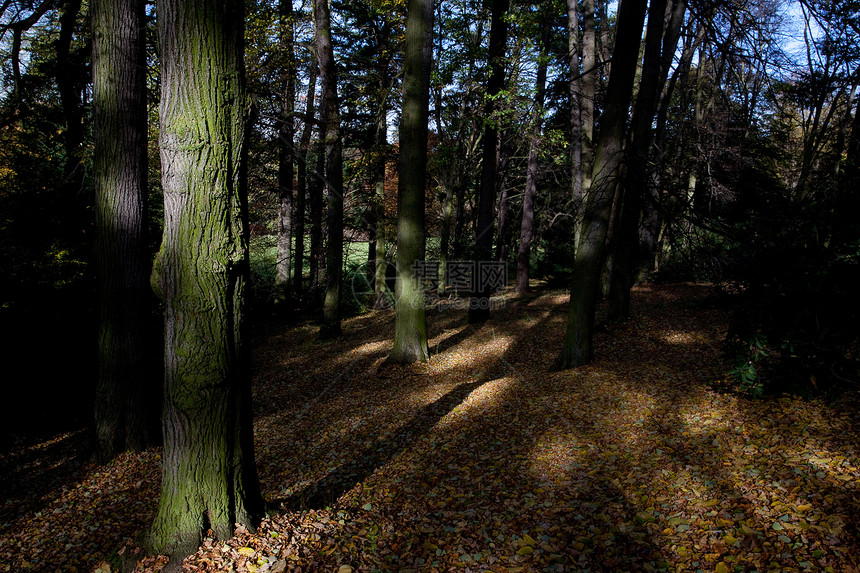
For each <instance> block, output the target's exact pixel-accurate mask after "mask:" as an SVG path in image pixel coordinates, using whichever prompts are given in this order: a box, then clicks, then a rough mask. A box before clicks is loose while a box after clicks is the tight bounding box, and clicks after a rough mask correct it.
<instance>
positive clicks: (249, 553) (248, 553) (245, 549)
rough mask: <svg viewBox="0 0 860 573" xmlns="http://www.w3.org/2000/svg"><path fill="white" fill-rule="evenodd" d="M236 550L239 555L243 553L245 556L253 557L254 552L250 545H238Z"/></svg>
mask: <svg viewBox="0 0 860 573" xmlns="http://www.w3.org/2000/svg"><path fill="white" fill-rule="evenodd" d="M236 551H238V552H239V555H244V556H245V557H253V556H254V553H256V551H254V549H253V548H252V547H240V548H239V549H237V550H236Z"/></svg>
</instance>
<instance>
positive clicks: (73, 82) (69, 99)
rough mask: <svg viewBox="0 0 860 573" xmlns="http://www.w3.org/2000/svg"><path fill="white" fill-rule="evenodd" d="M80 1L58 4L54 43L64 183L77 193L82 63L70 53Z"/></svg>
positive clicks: (81, 168) (81, 132)
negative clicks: (63, 152) (64, 123)
mask: <svg viewBox="0 0 860 573" xmlns="http://www.w3.org/2000/svg"><path fill="white" fill-rule="evenodd" d="M80 11H81V0H66V1H65V2H62V4H61V14H60V34H59V37H58V39H57V43H56V51H57V62H56V68H55V70H56V73H55V78H56V80H57V91H58V92H59V95H60V104H61V105H62V108H63V117H64V119H65V121H66V129H65V131H64V133H63V144H64V147H65V152H66V158H65V177H66V181H65V184H66V186H67V188H68V190H69V191H70V192H71V193H74V194H77V193H79V192H80V191H81V189H82V188H83V184H84V165H83V161H82V160H83V158H82V149H81V147H82V145H83V142H84V125H83V106H82V102H81V92H82V90H83V88H84V83H85V82H86V80H85V78H86V72H85V63H84V62H83V61H81V59H80V58H79V56H78V55H77V54H75V53H74V52H73V50H72V47H73V42H74V37H75V28H76V26H77V23H78V15H79V13H80Z"/></svg>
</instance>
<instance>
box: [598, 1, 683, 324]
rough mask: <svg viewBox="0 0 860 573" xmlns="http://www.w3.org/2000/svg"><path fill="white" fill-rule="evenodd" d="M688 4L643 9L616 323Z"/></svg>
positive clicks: (612, 311)
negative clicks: (662, 105)
mask: <svg viewBox="0 0 860 573" xmlns="http://www.w3.org/2000/svg"><path fill="white" fill-rule="evenodd" d="M686 8H687V3H686V2H685V0H680V1H678V2H677V3H676V4H675V5H674V6H672V5H671V4H670V3H668V2H667V0H652V2H651V3H650V5H649V8H648V27H647V30H646V34H645V51H644V62H643V65H642V73H641V76H640V80H639V89H638V92H637V94H636V103H635V104H634V106H633V119H632V121H631V128H630V141H629V142H628V145H627V170H626V174H625V178H624V179H625V181H624V185H623V190H622V195H621V208H620V212H621V214H620V217H619V218H618V225H619V229H618V232H617V236H616V240H615V242H614V244H613V249H612V255H613V266H612V273H611V276H610V281H611V285H610V291H609V320H610V321H612V322H621V321H624V320H627V319H628V318H629V317H630V289H631V288H632V287H633V283H634V282H635V279H636V274H637V273H636V271H637V262H638V254H639V221H640V213H641V211H642V206H643V204H644V201H645V196H646V194H647V193H648V192H649V189H650V185H649V181H651V179H652V173H650V172H649V170H648V158H649V155H650V151H651V143H652V141H653V135H654V130H653V128H652V125H653V123H654V115H655V114H656V112H657V104H658V103H659V101H660V94H661V93H662V92H663V87H664V85H665V84H666V79H667V78H668V72H669V65H671V63H672V58H673V56H674V54H675V51H676V48H677V45H678V37H679V33H680V29H681V23H682V22H683V20H684V13H685V12H686Z"/></svg>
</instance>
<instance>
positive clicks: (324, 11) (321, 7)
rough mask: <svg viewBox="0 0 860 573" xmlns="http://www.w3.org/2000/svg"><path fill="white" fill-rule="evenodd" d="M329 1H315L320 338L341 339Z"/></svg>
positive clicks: (338, 157) (339, 180)
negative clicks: (321, 163)
mask: <svg viewBox="0 0 860 573" xmlns="http://www.w3.org/2000/svg"><path fill="white" fill-rule="evenodd" d="M328 2H329V0H314V22H315V25H316V30H317V34H316V38H317V59H318V60H319V65H320V84H321V87H322V112H321V113H320V117H321V119H322V122H323V126H324V129H323V133H324V135H323V141H324V142H325V187H326V190H327V191H328V217H327V219H326V222H327V223H328V225H327V226H328V233H327V234H328V241H327V245H326V289H325V299H324V301H323V321H322V324H321V325H320V334H319V335H320V338H321V339H323V340H325V339H329V338H335V337H337V336H340V335H341V333H342V331H341V327H340V291H341V287H342V285H341V283H342V282H343V152H342V147H343V142H342V140H341V135H340V111H339V110H338V98H337V67H336V66H335V63H334V51H333V50H332V45H331V15H330V13H329V5H328Z"/></svg>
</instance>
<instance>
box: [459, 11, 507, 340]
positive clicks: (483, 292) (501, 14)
mask: <svg viewBox="0 0 860 573" xmlns="http://www.w3.org/2000/svg"><path fill="white" fill-rule="evenodd" d="M509 7H510V1H509V0H492V8H491V12H492V16H491V18H492V21H491V24H490V51H489V53H488V55H487V58H488V60H489V64H490V77H489V79H488V80H487V100H486V105H485V108H484V112H485V115H484V122H485V124H484V139H483V146H484V148H483V163H482V164H481V182H480V195H479V197H478V226H477V228H476V229H475V262H476V267H477V266H478V265H480V264H481V263H483V262H486V261H489V260H490V255H491V249H492V245H493V211H494V205H495V202H496V186H497V183H498V176H499V129H498V127H497V126H496V124H495V123H494V121H493V118H492V117H491V116H492V113H493V110H494V109H495V106H494V100H495V98H496V96H498V95H499V92H501V91H502V87H503V86H504V83H505V44H506V43H507V37H508V24H507V20H506V19H505V17H506V14H507V12H508V8H509ZM476 271H477V269H476ZM473 282H474V283H475V285H474V286H475V292H474V293H473V294H472V299H471V301H470V302H469V322H471V323H478V322H483V321H485V320H487V319H488V318H489V317H490V288H489V285H483V284H481V283H480V281H479V280H478V277H473Z"/></svg>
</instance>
